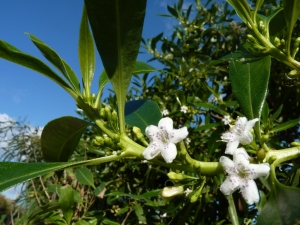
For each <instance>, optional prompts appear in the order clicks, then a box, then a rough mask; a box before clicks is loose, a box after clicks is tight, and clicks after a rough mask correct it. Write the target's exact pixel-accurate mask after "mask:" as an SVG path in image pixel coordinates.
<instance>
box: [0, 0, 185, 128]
mask: <svg viewBox="0 0 300 225" xmlns="http://www.w3.org/2000/svg"><path fill="white" fill-rule="evenodd" d="M175 2H177V0H148V3H147V12H146V18H145V26H144V31H143V37H144V38H145V39H147V38H151V37H154V36H155V35H157V34H159V33H160V32H162V31H164V33H165V35H168V34H170V29H171V28H172V23H173V24H174V23H175V22H176V21H175V20H173V19H170V18H166V17H159V16H157V15H156V14H162V13H167V4H169V5H173V4H174V3H175ZM185 2H191V0H188V1H187V0H186V1H185ZM82 7H83V0H81V1H80V0H76V1H74V0H72V1H71V0H64V1H59V0H52V1H36V0H35V1H34V0H27V1H26V3H25V2H22V3H21V4H20V1H16V0H11V1H3V2H2V3H1V8H0V39H2V40H4V41H6V42H9V43H10V44H12V45H14V46H15V47H17V48H18V49H20V50H21V51H23V52H26V53H29V54H32V55H34V56H36V57H38V58H40V59H43V60H44V58H43V56H42V55H41V53H40V52H39V51H38V50H37V48H36V47H35V46H34V45H33V44H32V43H31V41H30V40H29V38H28V35H26V34H25V32H28V33H31V34H34V35H35V36H37V37H38V38H39V39H41V40H42V41H44V42H45V43H46V44H47V45H48V46H50V47H51V48H53V49H54V50H55V51H56V52H58V54H59V55H60V56H61V57H62V58H63V59H64V60H65V61H66V62H67V63H68V64H69V65H70V66H71V67H72V68H73V70H74V71H75V73H76V74H77V75H78V76H79V75H80V70H79V64H78V54H77V44H78V32H79V31H78V30H79V24H80V19H81V12H82ZM150 57H151V56H150V55H144V56H143V55H140V56H139V60H143V61H146V60H147V59H149V58H150ZM102 70H103V67H102V65H101V61H100V58H99V57H98V59H97V64H96V75H95V80H94V83H95V85H94V86H93V88H94V89H93V90H94V92H96V90H97V89H96V88H97V83H98V81H97V78H98V76H99V75H98V74H100V73H101V71H102ZM97 75H98V76H97ZM0 102H1V105H0V114H7V115H8V116H9V117H11V118H13V119H15V120H17V119H18V118H25V117H26V118H27V121H28V122H30V123H31V124H32V125H33V126H44V125H45V124H46V123H47V122H49V121H50V120H52V119H55V118H58V117H61V116H66V115H73V116H76V113H75V110H76V105H75V103H74V101H73V99H72V98H71V97H70V96H69V95H68V94H67V93H66V92H65V91H64V90H63V89H61V88H60V87H59V86H58V85H56V84H55V83H54V82H52V81H51V80H49V79H48V78H46V77H44V76H43V75H40V74H38V73H36V72H34V71H32V70H29V69H27V68H24V67H21V66H18V65H16V64H13V63H11V62H7V61H5V60H3V59H0Z"/></svg>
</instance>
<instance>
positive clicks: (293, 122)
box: [271, 118, 300, 132]
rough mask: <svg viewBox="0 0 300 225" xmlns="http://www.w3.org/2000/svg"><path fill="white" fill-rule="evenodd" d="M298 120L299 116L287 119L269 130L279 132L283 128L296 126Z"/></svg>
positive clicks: (299, 119)
mask: <svg viewBox="0 0 300 225" xmlns="http://www.w3.org/2000/svg"><path fill="white" fill-rule="evenodd" d="M299 121H300V118H298V119H294V120H290V121H287V122H285V123H282V124H280V125H278V126H276V127H274V128H273V129H272V130H271V131H272V132H279V131H283V130H286V129H289V128H291V127H294V126H296V125H297V124H298V123H299Z"/></svg>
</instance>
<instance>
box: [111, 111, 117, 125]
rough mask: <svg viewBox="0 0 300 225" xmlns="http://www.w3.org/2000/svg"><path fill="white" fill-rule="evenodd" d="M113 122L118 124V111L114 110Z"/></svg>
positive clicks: (112, 114)
mask: <svg viewBox="0 0 300 225" xmlns="http://www.w3.org/2000/svg"><path fill="white" fill-rule="evenodd" d="M111 120H112V121H113V122H114V123H116V124H118V114H117V112H116V110H114V111H113V112H112V113H111Z"/></svg>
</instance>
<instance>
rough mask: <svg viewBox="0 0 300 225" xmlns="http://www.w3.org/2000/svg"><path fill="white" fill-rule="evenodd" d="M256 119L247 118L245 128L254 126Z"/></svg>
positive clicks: (249, 128) (248, 128)
mask: <svg viewBox="0 0 300 225" xmlns="http://www.w3.org/2000/svg"><path fill="white" fill-rule="evenodd" d="M257 121H258V119H257V118H256V119H253V120H249V121H248V122H247V123H246V126H245V130H251V128H252V127H254V125H255V123H256V122H257Z"/></svg>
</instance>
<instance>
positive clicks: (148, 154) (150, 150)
mask: <svg viewBox="0 0 300 225" xmlns="http://www.w3.org/2000/svg"><path fill="white" fill-rule="evenodd" d="M160 150H161V145H160V143H159V142H151V143H150V145H149V146H148V147H147V148H146V149H145V151H144V152H143V156H144V158H145V159H147V160H150V159H153V158H154V157H155V156H157V155H158V154H159V153H160Z"/></svg>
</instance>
